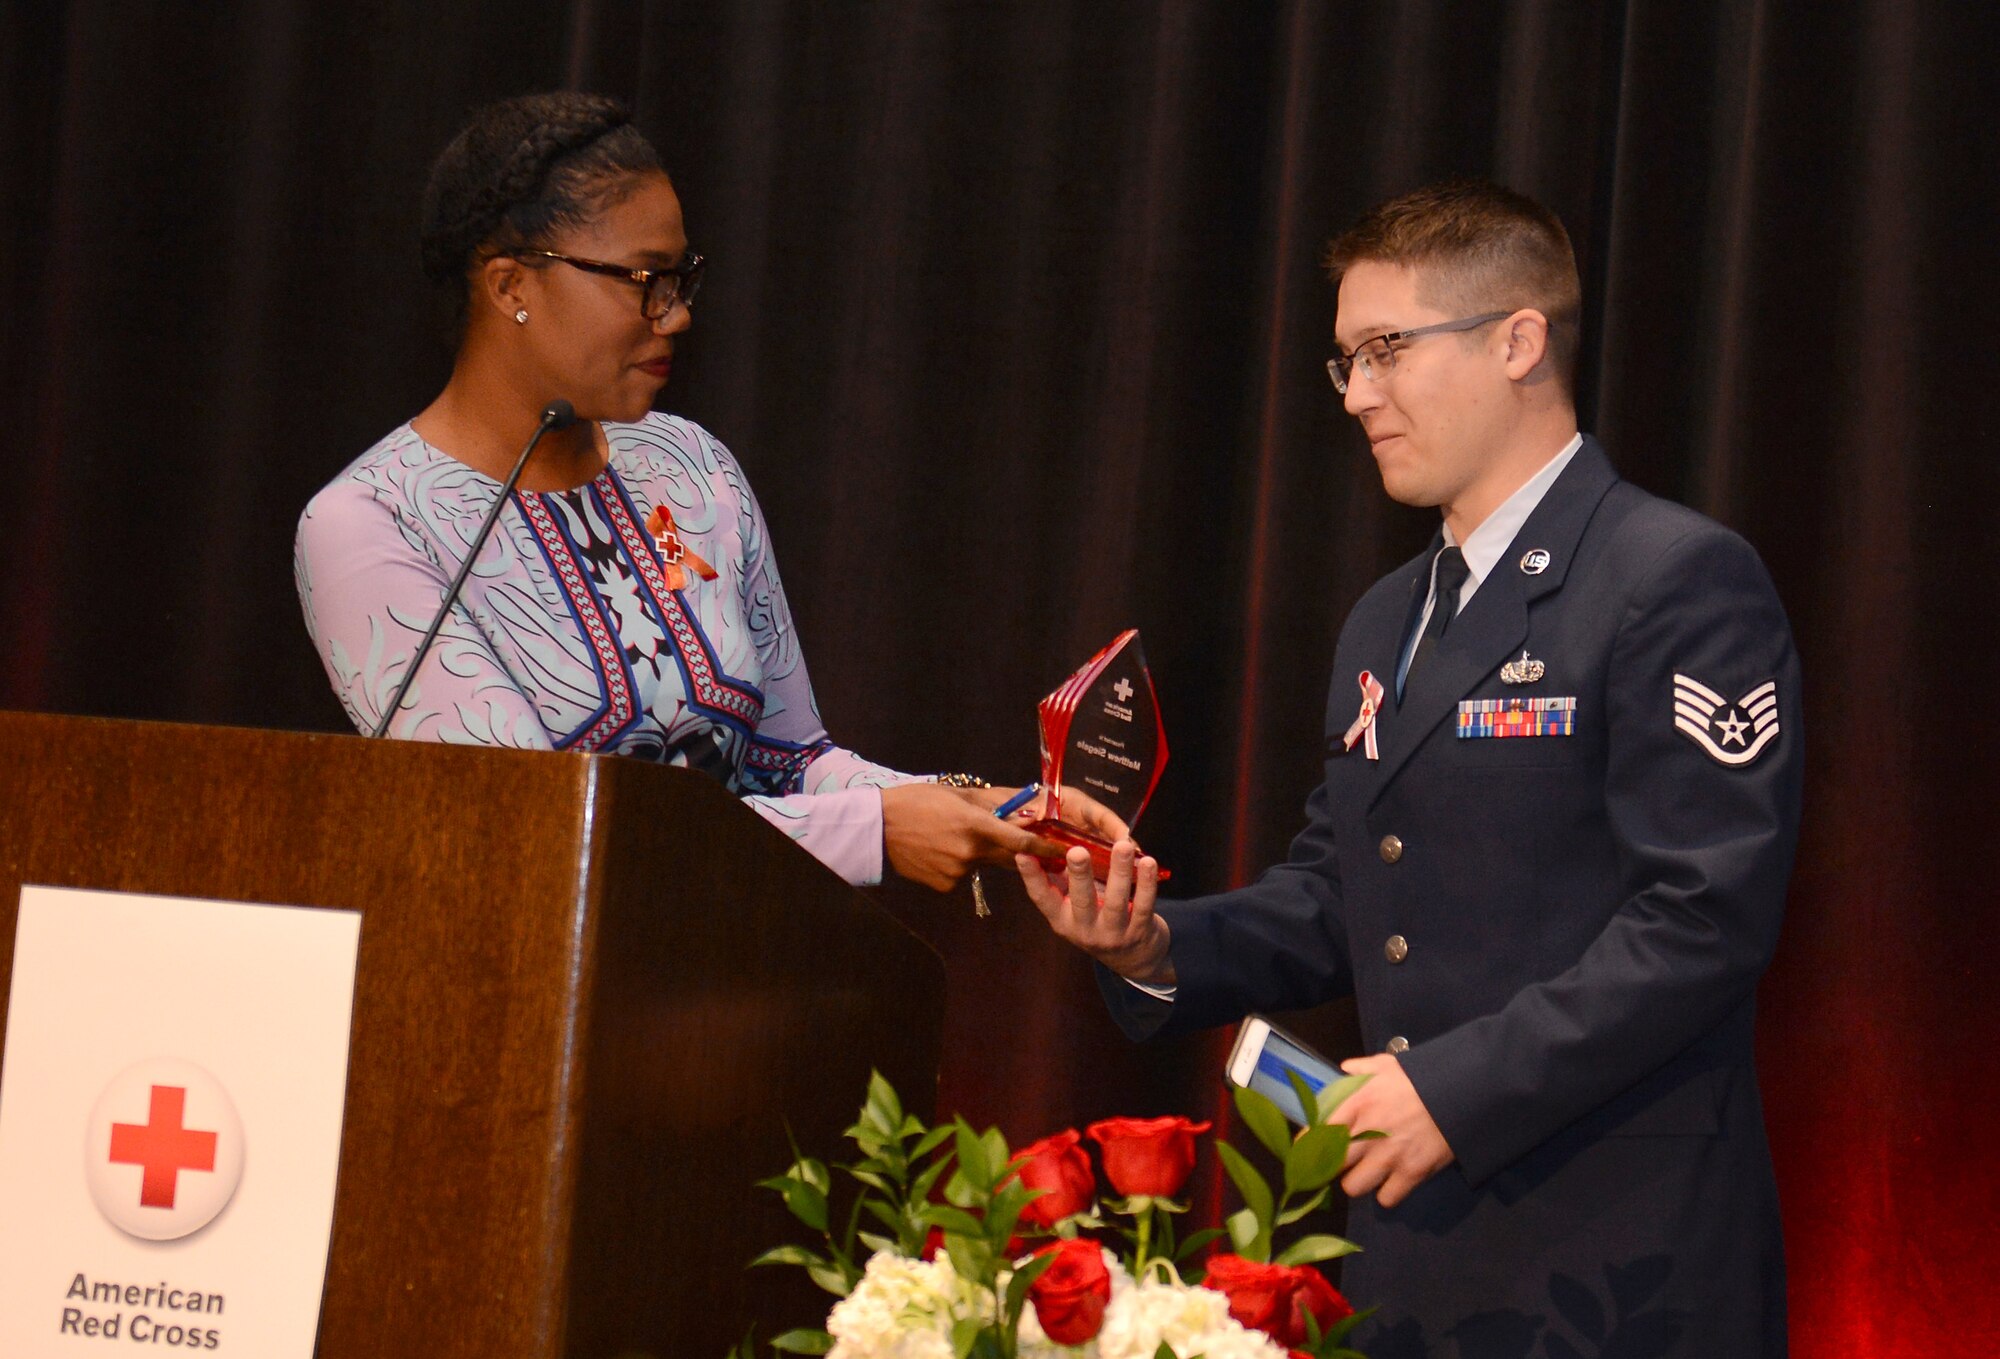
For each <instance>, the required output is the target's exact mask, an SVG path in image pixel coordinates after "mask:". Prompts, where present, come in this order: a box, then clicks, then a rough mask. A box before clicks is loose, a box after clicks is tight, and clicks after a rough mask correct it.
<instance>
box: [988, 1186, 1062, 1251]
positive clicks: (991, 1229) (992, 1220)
mask: <svg viewBox="0 0 2000 1359" xmlns="http://www.w3.org/2000/svg"><path fill="white" fill-rule="evenodd" d="M1048 1192H1049V1191H1048V1190H1046V1189H1025V1188H1023V1187H1022V1186H1021V1182H1020V1181H1019V1180H1015V1181H1013V1182H1012V1183H1010V1184H1009V1185H1008V1186H1007V1187H1006V1188H1005V1189H1002V1190H1001V1191H1000V1192H999V1193H997V1194H995V1195H994V1196H993V1201H992V1202H991V1203H990V1204H988V1205H987V1208H986V1239H987V1240H989V1241H992V1242H994V1243H995V1244H998V1245H1004V1244H1005V1243H1006V1241H1007V1238H1008V1237H1010V1236H1012V1235H1014V1227H1015V1224H1017V1223H1018V1222H1020V1220H1021V1211H1022V1210H1023V1209H1024V1208H1026V1207H1027V1206H1028V1204H1029V1202H1030V1201H1031V1200H1033V1199H1038V1198H1040V1197H1041V1196H1042V1195H1043V1194H1045V1193H1048Z"/></svg>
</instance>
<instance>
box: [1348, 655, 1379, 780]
mask: <svg viewBox="0 0 2000 1359" xmlns="http://www.w3.org/2000/svg"><path fill="white" fill-rule="evenodd" d="M1380 711H1382V681H1380V680H1378V679H1376V678H1375V677H1374V676H1373V675H1371V674H1369V673H1368V672H1367V671H1366V670H1363V671H1362V672H1361V711H1360V713H1359V714H1357V715H1356V717H1355V719H1354V721H1353V723H1352V724H1351V725H1349V727H1348V728H1347V734H1346V735H1345V736H1343V737H1341V738H1340V740H1341V744H1342V746H1343V747H1344V748H1345V749H1348V750H1352V749H1354V743H1355V742H1356V741H1360V742H1361V743H1362V746H1361V749H1362V752H1363V753H1364V754H1366V755H1367V756H1368V758H1369V759H1371V760H1379V759H1381V758H1382V754H1381V752H1380V751H1379V750H1377V749H1376V747H1375V714H1376V713H1378V712H1380Z"/></svg>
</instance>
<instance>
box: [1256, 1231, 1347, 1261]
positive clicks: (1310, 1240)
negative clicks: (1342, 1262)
mask: <svg viewBox="0 0 2000 1359" xmlns="http://www.w3.org/2000/svg"><path fill="white" fill-rule="evenodd" d="M1356 1249H1358V1248H1357V1247H1356V1246H1355V1244H1354V1243H1353V1242H1352V1241H1348V1240H1346V1239H1344V1238H1342V1237H1338V1236H1324V1235H1315V1236H1302V1237H1300V1238H1299V1239H1298V1240H1296V1241H1294V1242H1292V1244H1291V1245H1289V1246H1287V1247H1285V1249H1284V1250H1283V1251H1282V1252H1281V1253H1280V1254H1279V1256H1278V1258H1277V1259H1276V1260H1275V1261H1273V1262H1272V1263H1274V1264H1280V1265H1314V1264H1318V1263H1319V1262H1320V1261H1321V1260H1338V1259H1339V1258H1340V1257H1341V1256H1343V1255H1352V1254H1354V1252H1355V1250H1356Z"/></svg>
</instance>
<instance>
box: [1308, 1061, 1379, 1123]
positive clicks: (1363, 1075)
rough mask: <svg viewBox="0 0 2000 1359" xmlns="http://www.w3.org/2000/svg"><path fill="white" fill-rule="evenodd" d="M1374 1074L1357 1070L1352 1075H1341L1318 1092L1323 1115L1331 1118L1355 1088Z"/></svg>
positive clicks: (1362, 1084) (1359, 1086) (1366, 1082)
mask: <svg viewBox="0 0 2000 1359" xmlns="http://www.w3.org/2000/svg"><path fill="white" fill-rule="evenodd" d="M1373 1079H1374V1076H1373V1075H1372V1073H1370V1072H1366V1071H1357V1072H1355V1073H1354V1074H1353V1075H1352V1076H1342V1077H1341V1078H1340V1079H1339V1080H1337V1081H1335V1082H1334V1083H1333V1084H1332V1085H1329V1086H1328V1087H1327V1088H1326V1089H1324V1090H1322V1091H1320V1092H1319V1107H1320V1113H1321V1115H1322V1116H1323V1117H1326V1118H1332V1117H1333V1111H1334V1110H1336V1109H1338V1108H1339V1107H1340V1106H1341V1105H1342V1104H1343V1103H1344V1102H1345V1101H1346V1099H1347V1097H1348V1096H1349V1095H1352V1094H1353V1093H1354V1092H1355V1091H1356V1090H1359V1089H1360V1088H1361V1087H1362V1086H1364V1085H1366V1084H1368V1082H1369V1081H1371V1080H1373Z"/></svg>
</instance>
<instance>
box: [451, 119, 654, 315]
mask: <svg viewBox="0 0 2000 1359" xmlns="http://www.w3.org/2000/svg"><path fill="white" fill-rule="evenodd" d="M659 170H660V158H659V154H658V153H657V152H655V151H654V150H653V146H652V143H650V142H648V141H647V140H646V138H645V135H644V134H643V133H641V132H640V131H639V129H638V128H637V127H635V126H634V125H633V123H632V115H631V112H630V111H629V110H628V109H626V107H625V106H624V105H623V104H621V103H619V102H618V101H617V100H616V99H611V98H608V97H606V96H604V95H601V94H575V93H569V92H561V93H555V94H528V95H521V96H519V97H517V98H514V99H503V100H501V101H500V102H499V103H497V104H489V105H487V106H486V107H485V108H483V109H481V110H479V111H478V112H477V113H475V114H474V115H473V116H472V121H471V122H469V123H467V124H466V126H465V128H464V130H463V131H461V132H460V133H459V134H458V135H457V136H456V137H453V138H452V139H451V143H450V144H449V145H448V146H446V147H445V149H444V150H443V151H442V152H441V153H440V154H439V155H438V158H437V161H436V162H435V163H434V164H433V165H432V166H431V176H430V182H429V183H428V184H427V185H425V187H424V203H423V264H424V274H425V276H426V277H427V278H429V279H430V280H431V282H433V283H435V284H437V285H438V287H439V288H441V289H443V290H444V291H446V292H447V293H449V294H450V295H451V297H452V300H453V303H454V305H455V309H456V311H457V312H458V314H459V315H460V316H463V314H464V310H465V304H466V294H467V274H468V271H469V270H470V269H471V268H472V265H473V263H474V262H475V261H476V260H478V259H481V258H483V257H485V256H488V255H491V254H494V253H496V252H497V251H504V250H506V249H509V248H513V249H522V248H529V247H542V246H545V245H546V243H547V242H548V240H549V239H550V238H551V237H552V236H554V235H555V234H556V233H557V232H559V231H561V230H563V229H564V228H566V227H572V226H576V225H578V224H580V223H583V222H587V221H589V220H590V219H591V218H592V217H594V216H595V215H596V214H597V213H599V212H601V211H602V210H603V209H604V208H606V207H608V206H610V205H611V204H612V203H615V202H617V201H618V199H620V198H621V197H623V196H624V193H625V192H626V191H627V190H628V189H629V188H630V187H631V185H630V181H631V180H632V179H633V177H635V176H638V175H643V174H647V173H657V172H658V171H659Z"/></svg>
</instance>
